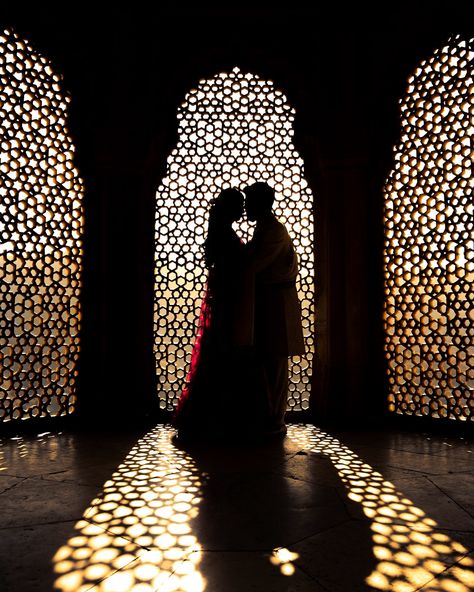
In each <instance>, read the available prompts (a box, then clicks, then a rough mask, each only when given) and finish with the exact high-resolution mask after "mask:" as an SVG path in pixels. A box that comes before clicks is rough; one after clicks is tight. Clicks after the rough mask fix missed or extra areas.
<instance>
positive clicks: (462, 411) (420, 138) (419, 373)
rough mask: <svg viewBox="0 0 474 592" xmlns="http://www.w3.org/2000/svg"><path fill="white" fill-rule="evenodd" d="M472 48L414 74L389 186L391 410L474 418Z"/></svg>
mask: <svg viewBox="0 0 474 592" xmlns="http://www.w3.org/2000/svg"><path fill="white" fill-rule="evenodd" d="M473 58H474V51H473V49H472V41H466V40H463V39H462V38H461V37H459V36H456V37H453V38H451V39H450V40H449V41H448V43H447V45H446V46H445V47H443V48H442V49H439V50H437V51H436V52H435V53H434V54H433V56H432V57H431V58H429V59H427V60H426V61H424V62H423V63H422V64H420V66H419V67H418V68H417V70H416V72H415V73H414V75H413V76H412V77H411V78H410V80H409V82H408V89H407V92H406V95H405V97H404V98H403V100H402V101H401V127H402V132H401V139H400V143H399V145H398V146H397V147H396V148H395V164H394V168H393V170H392V172H391V173H390V176H389V178H388V180H387V183H386V188H385V224H386V245H385V278H386V286H385V287H386V303H385V323H386V355H387V358H388V373H389V380H390V396H389V407H390V410H391V411H395V412H397V413H403V414H410V415H426V416H431V417H447V418H451V419H464V420H466V419H471V420H472V419H473V417H474V396H473V392H474V342H473V338H474V325H473V321H474V308H473V301H474V284H473V281H474V240H473V212H474V199H473V188H474V171H473V147H474V144H473V142H474V68H473V63H472V60H473Z"/></svg>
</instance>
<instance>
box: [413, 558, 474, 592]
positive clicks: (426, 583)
mask: <svg viewBox="0 0 474 592" xmlns="http://www.w3.org/2000/svg"><path fill="white" fill-rule="evenodd" d="M469 553H470V551H469V552H468V553H465V554H464V555H463V556H462V557H459V559H457V560H456V561H455V562H454V563H452V564H451V565H448V566H446V568H445V569H443V571H441V572H440V573H438V574H436V575H435V576H433V577H432V578H431V579H430V580H428V581H427V582H425V583H424V584H422V585H421V586H420V587H419V588H416V589H415V590H413V592H419V591H421V592H423V589H424V588H426V586H429V585H430V583H431V582H434V581H435V580H437V579H438V578H440V577H442V575H443V574H444V573H446V572H448V571H449V570H450V569H453V567H456V565H458V564H459V563H460V562H461V561H462V560H463V559H465V558H466V557H467V556H468V555H469Z"/></svg>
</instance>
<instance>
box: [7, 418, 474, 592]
mask: <svg viewBox="0 0 474 592" xmlns="http://www.w3.org/2000/svg"><path fill="white" fill-rule="evenodd" d="M173 434H174V432H173V430H172V428H170V427H169V426H167V425H157V426H156V427H154V428H152V429H147V430H142V431H134V432H130V433H125V432H123V431H122V432H120V433H117V432H114V431H108V432H107V431H103V432H100V433H99V432H94V431H88V432H79V431H64V432H62V433H61V432H59V433H53V432H48V433H42V434H35V435H29V436H24V437H15V438H3V439H2V440H1V442H0V515H1V522H0V529H1V534H0V590H1V591H2V592H47V591H52V590H58V591H61V592H85V591H86V590H87V591H94V592H99V591H100V592H129V591H130V592H131V591H133V592H158V591H159V592H204V591H206V592H280V591H282V592H283V591H285V592H310V591H311V592H356V591H359V590H378V591H381V590H382V591H383V590H385V591H392V590H393V591H394V592H409V591H414V590H420V591H421V590H422V591H424V592H427V591H443V592H469V591H472V590H474V441H472V440H469V439H463V438H460V437H453V436H435V435H432V434H429V433H413V432H408V431H401V430H399V431H397V430H393V429H390V430H380V431H377V430H369V431H368V430H365V431H357V430H352V431H349V430H342V429H341V430H335V429H330V430H329V429H328V430H327V431H323V430H321V429H319V428H318V427H315V426H313V425H301V424H300V425H290V426H289V429H288V434H287V436H286V437H285V438H284V439H281V440H274V441H269V442H265V443H260V444H253V445H246V446H239V447H238V446H230V445H227V446H220V447H217V446H210V445H207V446H206V445H200V446H194V447H192V446H190V445H187V446H184V445H178V444H177V443H176V442H175V441H174V440H173V439H172V436H173Z"/></svg>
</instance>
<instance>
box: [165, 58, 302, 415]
mask: <svg viewBox="0 0 474 592" xmlns="http://www.w3.org/2000/svg"><path fill="white" fill-rule="evenodd" d="M178 120H179V127H178V138H179V139H178V145H177V147H176V149H175V150H173V152H172V153H171V155H170V156H169V158H168V168H167V173H166V177H165V178H164V179H163V181H162V182H161V185H160V186H159V188H158V191H157V205H156V226H155V240H156V253H155V278H156V279H155V294H156V296H155V355H156V368H157V376H158V382H159V385H158V391H159V397H160V404H161V407H162V408H163V409H168V410H170V411H171V410H172V409H173V407H174V405H175V403H176V401H177V398H178V397H179V395H180V393H181V391H182V389H183V382H184V379H185V376H186V374H187V368H188V364H189V362H190V358H191V350H192V346H193V342H194V337H195V332H196V324H197V320H198V316H199V307H200V302H201V297H202V295H203V289H204V282H205V278H206V272H205V268H204V264H203V256H202V255H203V253H202V244H203V242H204V239H205V232H206V228H207V216H208V209H209V201H210V200H211V199H212V198H213V197H215V196H216V195H217V194H218V193H219V191H220V190H221V189H223V188H225V187H229V186H233V187H237V188H240V189H243V188H244V187H245V186H246V185H249V184H250V183H253V182H254V181H258V180H264V181H267V182H268V183H269V184H270V185H272V186H273V187H274V189H275V191H276V204H275V212H276V214H277V216H278V218H279V219H280V220H281V221H282V222H284V223H285V224H286V226H287V228H288V231H289V233H290V235H291V237H292V239H293V241H294V243H295V246H296V250H297V252H298V255H299V259H300V266H301V272H300V277H299V281H298V291H299V295H300V298H301V303H302V311H303V312H302V315H303V327H304V334H305V340H306V346H307V355H306V356H304V357H295V358H294V359H293V360H292V361H291V363H290V382H289V407H290V408H291V409H293V410H301V409H307V408H308V405H309V392H310V377H311V361H312V357H313V352H314V334H313V325H314V323H313V317H314V305H313V298H314V256H313V196H312V193H311V190H310V189H309V187H308V184H307V182H306V180H305V179H304V166H303V161H302V159H301V158H300V156H299V155H298V153H297V151H296V149H295V147H294V146H293V144H292V135H293V120H294V110H293V109H292V108H291V107H290V106H289V105H288V103H287V99H286V97H285V96H284V94H283V93H282V92H281V91H279V90H277V89H276V88H275V86H274V84H273V82H271V81H265V80H261V79H260V78H258V77H257V76H255V75H254V74H244V73H243V72H241V71H240V70H239V69H238V68H235V69H234V70H233V71H232V72H231V73H222V74H219V75H217V76H215V77H214V78H211V79H209V80H201V81H200V82H199V84H198V86H197V88H196V89H194V90H192V91H191V92H189V93H188V94H187V95H186V98H185V101H184V103H183V105H182V106H181V107H180V109H179V112H178ZM237 231H238V232H239V233H240V235H241V236H242V237H244V238H248V237H249V236H250V234H251V228H249V225H248V224H247V222H246V221H242V222H241V223H240V224H239V226H238V228H237Z"/></svg>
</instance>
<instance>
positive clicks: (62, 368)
mask: <svg viewBox="0 0 474 592" xmlns="http://www.w3.org/2000/svg"><path fill="white" fill-rule="evenodd" d="M0 80H1V88H0V132H1V140H0V141H1V152H0V215H1V218H0V292H1V295H0V357H1V377H2V380H1V384H0V420H4V421H7V420H11V419H27V418H30V417H43V416H55V415H64V414H68V413H70V412H71V411H72V410H73V409H74V402H75V383H76V375H77V367H76V366H77V358H78V352H79V336H78V331H79V317H80V308H79V290H80V268H81V243H80V240H81V229H82V205H81V203H82V183H81V180H80V178H79V176H78V172H77V170H76V168H75V167H74V164H73V155H74V146H73V145H72V142H71V139H70V137H69V135H68V130H67V126H66V113H67V104H68V102H69V98H68V96H66V95H65V94H64V93H63V92H62V91H61V87H60V77H59V76H58V75H57V74H55V73H54V71H53V68H52V65H51V63H50V61H49V60H48V59H47V58H46V57H44V56H42V55H41V54H40V53H38V52H37V51H35V50H34V49H33V48H32V47H31V46H30V44H29V43H28V42H26V41H24V40H22V39H20V38H19V37H18V36H17V35H16V33H14V32H12V31H4V32H3V34H1V35H0Z"/></svg>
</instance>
